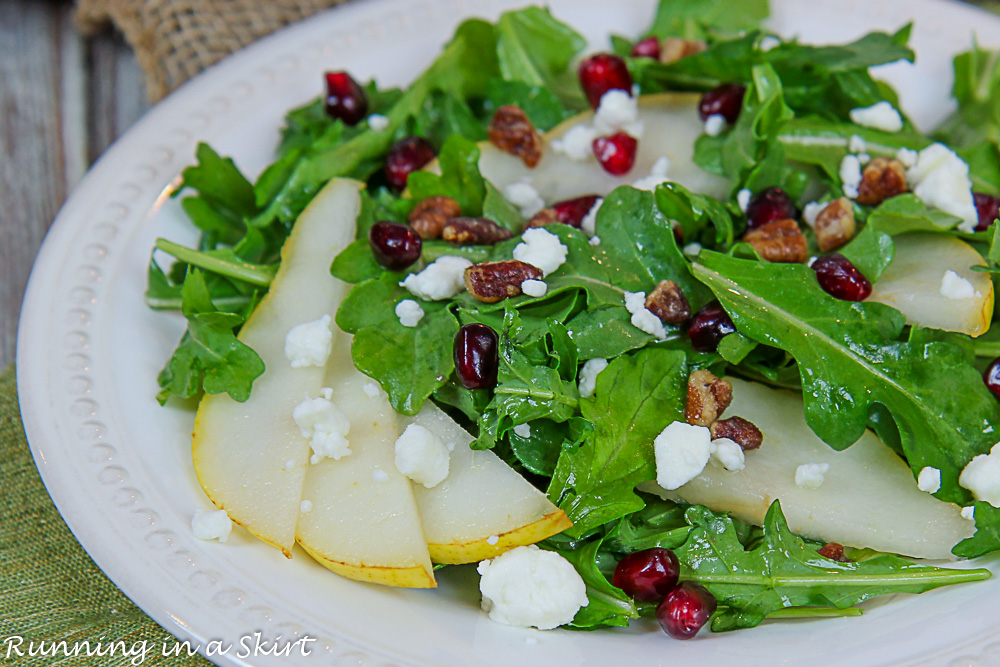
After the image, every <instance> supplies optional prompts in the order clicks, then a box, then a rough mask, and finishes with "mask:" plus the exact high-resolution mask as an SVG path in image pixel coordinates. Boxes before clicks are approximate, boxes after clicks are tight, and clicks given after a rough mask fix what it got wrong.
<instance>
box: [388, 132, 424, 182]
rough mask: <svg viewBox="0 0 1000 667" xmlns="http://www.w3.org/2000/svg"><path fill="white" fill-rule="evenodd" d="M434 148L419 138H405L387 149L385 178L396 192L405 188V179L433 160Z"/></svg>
mask: <svg viewBox="0 0 1000 667" xmlns="http://www.w3.org/2000/svg"><path fill="white" fill-rule="evenodd" d="M435 157H436V156H435V153H434V147H433V146H431V145H430V143H429V142H428V141H427V140H426V139H423V138H421V137H407V138H406V139H403V140H402V141H398V142H397V143H396V145H394V146H393V147H392V148H390V149H389V154H388V155H386V157H385V178H386V180H387V181H389V186H390V187H392V188H395V189H396V190H402V189H404V188H405V187H406V179H407V178H409V177H410V173H411V172H414V171H416V170H418V169H420V168H421V167H423V166H424V165H426V164H427V163H428V162H430V161H431V160H433V159H434V158H435Z"/></svg>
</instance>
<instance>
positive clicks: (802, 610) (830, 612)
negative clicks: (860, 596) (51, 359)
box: [767, 607, 865, 619]
mask: <svg viewBox="0 0 1000 667" xmlns="http://www.w3.org/2000/svg"><path fill="white" fill-rule="evenodd" d="M864 613H865V612H864V610H863V609H860V608H858V607H847V608H846V609H837V608H836V607H786V608H785V609H778V610H777V611H772V612H771V613H770V614H768V615H767V618H775V619H785V618H848V617H856V616H861V615H863V614H864Z"/></svg>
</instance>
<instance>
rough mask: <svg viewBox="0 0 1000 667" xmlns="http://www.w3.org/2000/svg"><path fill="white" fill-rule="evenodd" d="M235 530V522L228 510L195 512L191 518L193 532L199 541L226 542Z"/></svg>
mask: <svg viewBox="0 0 1000 667" xmlns="http://www.w3.org/2000/svg"><path fill="white" fill-rule="evenodd" d="M232 530H233V522H232V520H231V519H230V518H229V515H228V514H227V513H226V510H218V511H212V510H195V511H194V516H193V517H191V532H192V533H194V536H195V537H197V538H198V539H199V540H219V541H220V542H225V541H226V540H228V539H229V533H231V532H232Z"/></svg>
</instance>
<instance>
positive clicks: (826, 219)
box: [815, 197, 856, 252]
mask: <svg viewBox="0 0 1000 667" xmlns="http://www.w3.org/2000/svg"><path fill="white" fill-rule="evenodd" d="M815 229H816V242H817V243H818V244H819V249H820V250H822V251H823V252H827V251H828V250H833V249H834V248H839V247H840V246H842V245H844V244H845V243H847V242H848V241H850V240H851V239H852V238H853V237H854V230H855V229H856V227H855V224H854V207H852V206H851V200H850V199H848V198H847V197H841V198H840V199H834V200H833V201H832V202H830V203H829V204H827V206H826V208H824V209H823V210H822V211H820V213H819V215H818V216H816V225H815Z"/></svg>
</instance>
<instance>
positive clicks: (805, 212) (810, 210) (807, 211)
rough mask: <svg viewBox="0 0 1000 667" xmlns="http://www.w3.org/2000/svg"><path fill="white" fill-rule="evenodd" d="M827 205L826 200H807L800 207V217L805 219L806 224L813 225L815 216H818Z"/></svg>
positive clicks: (814, 224)
mask: <svg viewBox="0 0 1000 667" xmlns="http://www.w3.org/2000/svg"><path fill="white" fill-rule="evenodd" d="M827 206H829V204H828V203H826V202H818V201H814V202H809V203H808V204H806V205H805V206H804V207H803V208H802V219H803V220H805V221H806V224H807V225H809V226H810V227H815V226H816V218H818V217H819V214H820V213H822V212H823V209H825V208H826V207H827Z"/></svg>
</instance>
